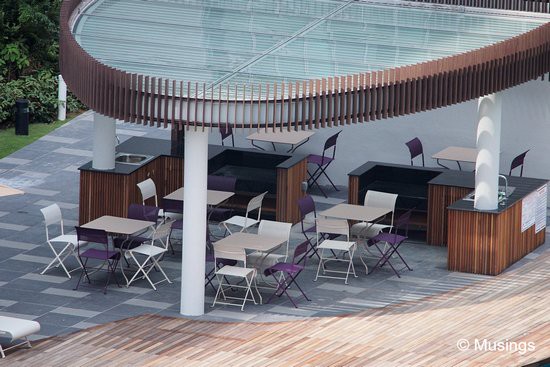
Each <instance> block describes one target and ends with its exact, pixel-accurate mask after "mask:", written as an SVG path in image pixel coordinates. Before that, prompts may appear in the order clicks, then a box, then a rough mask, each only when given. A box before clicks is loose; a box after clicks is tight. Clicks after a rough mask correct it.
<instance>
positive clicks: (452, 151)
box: [432, 146, 477, 171]
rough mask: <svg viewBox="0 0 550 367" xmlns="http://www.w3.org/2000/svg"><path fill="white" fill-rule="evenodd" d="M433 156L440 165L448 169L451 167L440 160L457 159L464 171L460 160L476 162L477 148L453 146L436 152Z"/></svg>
mask: <svg viewBox="0 0 550 367" xmlns="http://www.w3.org/2000/svg"><path fill="white" fill-rule="evenodd" d="M432 158H434V159H435V160H436V162H437V164H438V165H439V166H441V167H443V168H447V169H448V168H449V167H447V166H445V165H444V164H442V163H441V162H440V160H446V161H455V162H456V163H457V164H458V169H459V170H461V171H462V167H461V166H460V162H468V163H476V159H477V149H476V148H465V147H454V146H451V147H447V148H445V149H443V150H441V151H439V152H437V153H435V154H434V155H432Z"/></svg>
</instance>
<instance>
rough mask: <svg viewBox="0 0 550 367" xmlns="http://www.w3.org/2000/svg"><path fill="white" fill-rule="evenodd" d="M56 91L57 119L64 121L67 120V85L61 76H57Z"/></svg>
mask: <svg viewBox="0 0 550 367" xmlns="http://www.w3.org/2000/svg"><path fill="white" fill-rule="evenodd" d="M58 83H59V85H58V90H57V119H58V120H59V121H65V120H66V119H67V84H65V80H63V76H62V75H61V74H59V77H58Z"/></svg>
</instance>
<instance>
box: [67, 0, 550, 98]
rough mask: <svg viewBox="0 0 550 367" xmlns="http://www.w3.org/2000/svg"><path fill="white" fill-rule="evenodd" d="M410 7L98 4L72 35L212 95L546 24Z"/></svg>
mask: <svg viewBox="0 0 550 367" xmlns="http://www.w3.org/2000/svg"><path fill="white" fill-rule="evenodd" d="M409 4H410V3H400V2H394V3H391V4H382V3H378V2H368V3H367V2H357V1H335V0H294V1H290V0H281V1H273V0H246V1H245V0H231V1H219V0H205V1H184V0H172V1H170V0H139V1H136V0H99V1H96V2H94V3H92V5H91V6H89V7H87V8H86V9H85V10H84V11H83V12H82V13H81V14H80V16H79V17H78V18H77V20H76V22H75V25H74V27H73V35H74V36H75V39H76V40H77V42H78V43H79V44H80V45H81V46H82V47H83V49H84V50H85V51H86V52H88V53H89V54H90V55H91V56H92V57H93V58H95V59H96V60H98V61H100V62H101V63H103V64H105V65H107V66H111V67H114V68H117V69H120V70H124V71H127V72H129V73H136V74H141V75H154V76H156V77H161V78H169V79H172V80H183V81H191V82H198V83H199V84H200V85H202V83H206V86H207V89H210V88H216V87H217V86H219V85H225V84H232V85H237V84H247V85H252V86H253V87H255V88H257V87H258V86H259V85H261V84H264V85H265V84H268V83H280V82H285V83H288V82H295V81H301V80H308V79H321V78H327V77H332V76H337V75H346V74H354V73H365V72H369V71H376V70H383V69H389V68H395V67H400V66H404V65H411V64H418V63H422V62H425V61H429V60H434V59H439V58H443V57H447V56H451V55H454V54H459V53H464V52H467V51H470V50H474V49H478V48H482V47H484V46H487V45H490V44H494V43H497V42H499V41H502V40H505V39H509V38H512V37H514V36H516V35H519V34H521V33H525V32H527V31H530V30H532V29H534V28H537V27H539V26H540V25H541V24H543V23H544V22H545V20H544V19H542V18H534V17H532V14H528V15H527V14H526V15H525V16H519V15H517V14H516V15H513V16H512V15H508V16H503V15H502V14H500V15H499V14H498V13H497V11H495V10H491V13H489V12H487V11H484V10H481V9H469V10H467V9H465V8H463V7H462V8H458V7H454V8H452V7H449V8H445V9H443V10H442V9H440V8H435V7H433V6H420V7H418V6H415V7H411V6H410V5H409ZM406 5H409V6H406ZM193 86H194V83H193V84H192V86H191V90H190V91H189V92H191V93H193V95H195V92H194V91H193ZM176 88H178V86H176ZM201 90H202V89H201ZM249 90H250V89H249ZM223 91H224V94H226V93H227V92H226V90H225V88H223ZM186 92H187V90H185V91H183V93H181V94H186ZM177 93H178V94H179V95H180V91H177ZM229 93H231V94H233V93H235V92H234V91H233V89H231V90H230V92H229ZM256 95H258V92H256Z"/></svg>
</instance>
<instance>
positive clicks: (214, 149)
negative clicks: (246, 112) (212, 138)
mask: <svg viewBox="0 0 550 367" xmlns="http://www.w3.org/2000/svg"><path fill="white" fill-rule="evenodd" d="M228 149H231V150H235V151H243V152H252V153H257V154H269V155H280V156H285V157H288V159H286V160H285V161H283V162H282V163H280V164H279V165H278V166H277V168H290V167H292V166H294V165H295V164H297V163H298V162H300V161H301V160H303V159H304V158H305V155H301V154H284V153H279V152H262V151H259V150H257V149H253V148H238V147H225V146H221V145H208V159H211V158H213V157H215V156H217V155H219V154H220V153H222V152H224V151H225V150H228ZM116 152H117V153H131V154H143V155H148V156H153V158H152V159H148V160H146V161H144V162H143V163H142V164H127V163H115V168H114V169H112V170H97V169H94V168H92V162H91V161H90V162H88V163H86V164H84V165H82V166H81V167H79V170H81V171H94V172H105V173H114V174H121V175H129V174H131V173H133V172H135V171H136V170H138V169H140V168H141V167H143V166H145V165H147V164H149V163H150V162H152V161H154V160H155V159H156V158H157V157H160V156H169V157H179V158H183V152H176V151H175V150H172V142H171V141H170V140H167V139H153V138H145V137H140V136H134V137H131V138H130V139H128V140H126V141H124V142H122V143H120V144H119V145H118V146H117V147H116Z"/></svg>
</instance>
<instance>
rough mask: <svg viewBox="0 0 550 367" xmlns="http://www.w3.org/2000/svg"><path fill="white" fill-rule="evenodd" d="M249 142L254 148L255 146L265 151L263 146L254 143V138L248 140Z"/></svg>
mask: <svg viewBox="0 0 550 367" xmlns="http://www.w3.org/2000/svg"><path fill="white" fill-rule="evenodd" d="M250 143H251V144H252V146H253V147H254V148H257V149H260V150H263V151H265V149H264V148H262V147H261V146H259V145H257V144H255V143H254V140H250Z"/></svg>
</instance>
